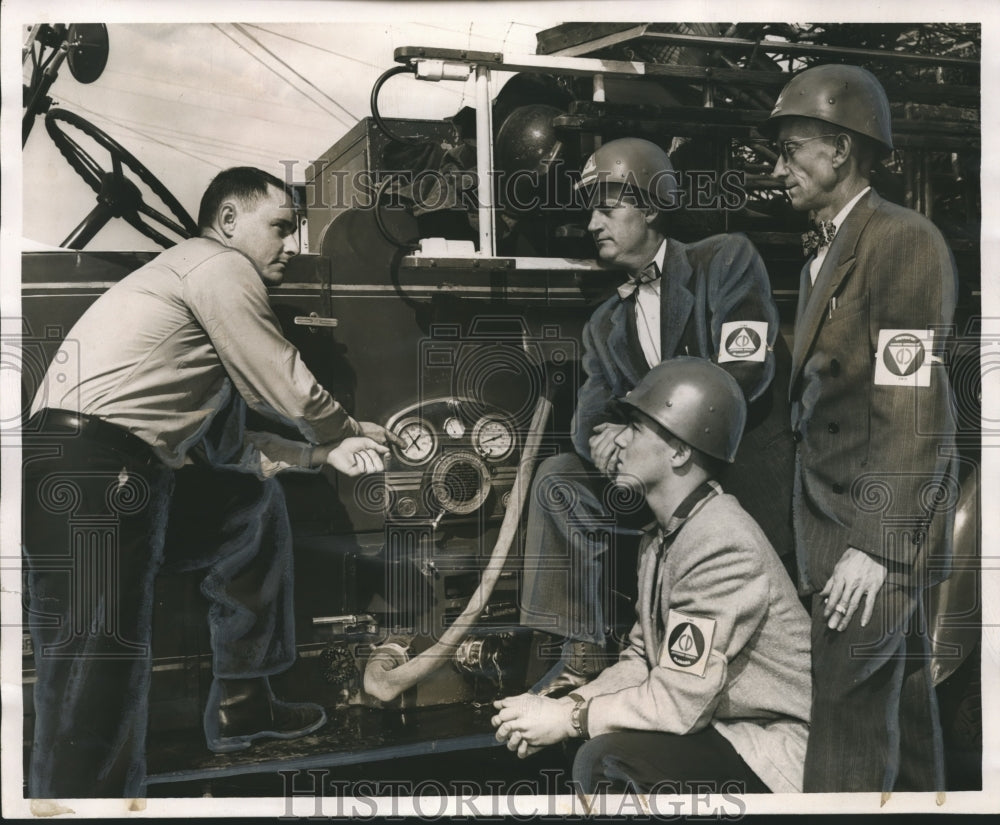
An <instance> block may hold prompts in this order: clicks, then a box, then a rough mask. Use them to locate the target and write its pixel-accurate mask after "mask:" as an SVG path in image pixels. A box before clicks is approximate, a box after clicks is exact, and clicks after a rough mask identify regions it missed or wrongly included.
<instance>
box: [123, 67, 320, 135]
mask: <svg viewBox="0 0 1000 825" xmlns="http://www.w3.org/2000/svg"><path fill="white" fill-rule="evenodd" d="M116 74H121V75H123V76H125V77H129V76H130V75H128V74H127V73H125V72H116ZM131 76H133V77H139V78H143V76H142V75H131ZM143 79H146V80H156V81H158V82H163V83H170V82H171V81H166V80H164V81H160V80H159V78H155V79H154V78H148V77H147V78H143ZM172 85H176V86H180V87H181V88H185V89H198V88H199V87H198V86H192V85H189V84H187V83H174V84H172ZM108 88H109V89H111V90H114V91H117V92H120V93H122V94H127V95H132V96H135V97H145V98H148V99H150V100H162V101H165V102H167V103H170V104H171V105H173V106H189V107H192V108H196V109H205V110H206V111H210V112H215V113H221V114H230V115H236V116H238V117H252V118H253V119H255V120H260V121H263V122H265V123H273V124H274V125H275V126H284V127H286V128H287V127H288V121H287V120H274V119H273V118H268V117H264V116H262V115H260V114H257V113H256V111H255V112H254V114H252V115H248V114H247V113H246V112H245V111H239V110H237V109H228V108H225V107H222V106H211V105H207V104H204V103H195V102H193V101H191V100H182V99H180V98H177V97H168V96H165V95H154V94H150V93H149V92H140V91H137V90H136V89H130V88H125V87H120V86H113V85H110V84H109V85H108ZM293 88H295V87H293ZM297 91H298V90H297ZM230 97H234V98H236V99H238V100H247V101H255V102H257V103H259V102H260V99H259V98H247V97H243V96H242V95H230ZM277 105H280V104H277ZM281 108H288V109H292V110H293V111H296V109H295V107H294V106H282V107H281ZM323 111H324V112H326V110H325V109H324V110H323ZM326 113H327V114H330V113H329V112H326ZM296 128H297V129H311V130H313V131H317V132H318V131H325V130H323V129H321V128H320V127H316V126H308V125H306V126H303V125H301V124H299V125H297V126H296Z"/></svg>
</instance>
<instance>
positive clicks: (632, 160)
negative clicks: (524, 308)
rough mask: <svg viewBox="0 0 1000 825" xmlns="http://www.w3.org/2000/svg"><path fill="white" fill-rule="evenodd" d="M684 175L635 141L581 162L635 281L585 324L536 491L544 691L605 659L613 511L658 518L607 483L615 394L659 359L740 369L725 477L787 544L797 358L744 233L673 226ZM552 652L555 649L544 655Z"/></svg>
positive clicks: (617, 426)
mask: <svg viewBox="0 0 1000 825" xmlns="http://www.w3.org/2000/svg"><path fill="white" fill-rule="evenodd" d="M676 177H677V176H676V174H675V173H674V169H673V166H672V165H671V162H670V159H669V158H668V157H667V154H666V152H664V151H663V149H661V148H660V147H659V146H657V145H655V144H653V143H650V142H649V141H646V140H639V139H637V138H624V139H621V140H613V141H610V142H609V143H606V144H604V145H603V146H602V147H601V148H600V149H598V150H597V152H595V153H594V155H593V156H592V157H591V158H590V159H589V160H588V161H587V163H586V164H585V166H584V168H583V173H582V177H581V180H580V185H579V188H580V189H581V190H582V191H583V192H584V193H585V194H586V195H587V196H588V198H589V200H590V203H591V206H592V212H591V219H590V224H589V227H588V228H589V230H590V232H591V234H592V235H593V238H594V242H595V244H596V246H597V254H598V258H599V260H600V262H601V263H603V264H605V265H607V266H608V267H610V268H614V269H620V270H623V271H624V272H625V273H627V274H628V281H627V282H626V283H625V284H623V285H622V286H621V287H619V288H618V293H617V294H614V295H612V296H611V297H610V298H609V299H608V300H607V301H606V302H605V303H603V304H602V305H601V306H599V307H598V308H597V310H596V311H595V312H594V314H593V316H592V317H591V318H590V320H589V321H588V323H587V325H586V327H585V328H584V331H583V346H584V353H583V368H584V370H585V372H586V381H585V382H584V384H583V385H582V386H581V388H580V391H579V394H578V397H577V407H576V412H575V414H574V418H573V446H574V448H575V452H566V453H563V454H562V455H557V456H553V457H551V458H549V459H547V460H546V461H544V462H543V463H542V464H541V465H540V466H539V468H538V471H537V473H536V476H535V482H534V486H533V490H532V495H531V501H530V505H529V513H528V523H527V531H526V536H525V547H524V579H523V589H522V612H521V624H522V626H525V627H530V628H534V629H535V631H536V633H535V636H536V640H537V644H536V651H539V653H540V655H539V657H538V658H537V659H536V660H534V661H535V662H536V663H537V665H540V666H536V668H535V670H533V671H532V670H529V673H528V677H529V684H533V685H534V687H533V691H534V692H536V693H539V694H540V695H552V696H555V695H559V694H560V693H565V692H567V691H568V690H571V689H572V688H574V687H578V686H579V685H581V684H584V683H585V682H586V681H587V680H588V679H591V678H593V677H594V676H595V675H596V674H597V673H599V672H600V670H601V669H602V668H603V666H604V665H605V664H606V662H605V628H606V621H605V615H604V610H603V605H602V600H601V592H602V581H601V579H602V574H603V567H604V563H605V561H607V557H608V555H609V553H613V552H614V544H615V540H616V538H617V536H618V533H616V531H615V529H614V523H615V519H616V518H617V519H618V520H619V522H620V523H621V525H622V526H624V527H631V528H633V529H638V528H639V527H641V525H642V524H644V523H646V522H648V521H649V514H648V513H647V512H645V511H644V510H643V508H642V503H641V500H639V501H634V500H627V499H628V497H627V496H625V497H624V498H623V497H622V496H620V495H616V494H615V493H614V492H613V488H612V486H611V485H610V484H609V478H610V477H611V476H613V475H614V472H615V466H616V464H615V462H616V460H617V454H618V450H619V447H618V444H617V440H616V439H617V436H618V435H619V434H620V433H621V432H623V431H624V430H625V428H626V425H625V423H624V422H623V421H622V420H621V419H620V417H619V416H618V410H617V409H616V406H615V404H614V399H615V398H619V397H622V396H624V395H625V394H626V393H627V392H629V390H631V389H633V388H634V387H635V386H636V385H637V384H638V383H639V381H640V379H641V378H642V377H643V376H644V375H645V374H646V373H648V372H649V370H650V369H651V368H653V367H655V366H656V365H657V364H659V363H660V362H662V361H667V360H669V359H671V358H674V357H676V356H684V355H687V356H693V357H698V358H704V359H706V360H709V361H712V362H714V363H718V364H719V365H721V366H722V367H724V368H725V369H726V371H727V372H729V373H730V374H731V375H732V376H733V377H734V378H735V379H736V381H737V383H738V384H739V387H740V389H741V391H742V393H743V396H744V398H745V399H746V400H747V402H748V403H749V404H750V407H749V424H748V428H747V429H748V434H747V438H746V439H744V445H743V448H742V450H741V452H740V456H739V459H738V461H737V464H738V466H736V467H734V468H732V472H730V473H728V474H727V478H726V483H727V486H728V487H730V489H732V491H733V492H734V494H735V495H736V496H737V497H738V498H739V499H740V501H741V502H742V503H743V505H744V506H746V507H747V510H748V511H749V512H750V513H751V514H752V515H753V516H754V518H755V519H757V521H758V522H759V523H760V524H761V525H762V527H763V528H764V531H765V533H766V534H767V535H768V537H769V538H770V540H771V543H772V544H773V545H774V546H775V547H776V548H777V549H778V551H779V553H786V552H787V553H790V552H791V542H792V538H791V512H790V511H791V478H792V454H793V448H792V440H791V433H790V430H789V424H788V414H787V406H786V400H785V395H786V393H785V386H784V381H783V380H782V379H781V378H780V377H779V379H778V380H773V379H775V376H776V374H777V375H778V376H783V375H787V363H788V361H790V358H785V359H783V358H779V357H776V353H777V354H781V353H784V354H787V350H786V349H783V344H782V340H781V338H780V337H779V335H778V313H777V309H776V308H775V305H774V301H773V299H772V297H771V288H770V283H769V281H768V276H767V271H766V269H765V268H764V263H763V261H762V260H761V258H760V255H759V254H758V253H757V250H756V249H754V247H753V245H752V244H751V243H750V241H748V240H747V239H746V237H744V236H743V235H735V234H730V235H714V236H712V237H709V238H705V239H703V240H701V241H697V242H695V243H690V244H685V243H681V242H679V241H676V240H674V239H672V238H669V237H667V235H666V231H667V228H666V224H667V223H668V222H669V218H670V214H671V209H672V207H674V206H676V198H677V191H676ZM772 384H774V385H775V389H774V391H773V392H772ZM632 505H635V506H632ZM546 650H555V651H556V653H555V656H552V655H551V654H550V655H549V657H548V660H547V661H546V656H545V652H544V651H546ZM553 659H554V660H555V661H554V663H553Z"/></svg>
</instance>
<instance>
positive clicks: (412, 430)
mask: <svg viewBox="0 0 1000 825" xmlns="http://www.w3.org/2000/svg"><path fill="white" fill-rule="evenodd" d="M392 431H393V433H395V434H396V435H398V436H399V437H400V438H401V439H402V440H403V442H404V443H403V446H402V447H396V454H397V455H398V456H399V457H400V459H402V460H403V461H404V462H405V463H407V464H411V465H417V464H423V463H424V462H425V461H427V459H429V458H430V457H431V456H432V455H433V454H434V450H435V449H437V436H435V435H434V430H433V429H431V426H430V425H429V424H428V423H427V422H426V421H424V420H423V419H422V418H404V419H403V420H401V421H399V422H397V423H396V425H395V426H394V427H393V428H392Z"/></svg>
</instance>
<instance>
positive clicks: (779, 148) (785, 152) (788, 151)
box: [771, 132, 839, 163]
mask: <svg viewBox="0 0 1000 825" xmlns="http://www.w3.org/2000/svg"><path fill="white" fill-rule="evenodd" d="M837 134H839V133H837V132H831V133H830V134H826V135H813V136H812V137H807V138H792V139H791V140H781V141H775V142H774V143H773V144H771V148H772V149H773V150H774V153H775V154H776V155H781V159H782V160H783V161H784V162H785V163H788V161H790V160H791V159H792V158H793V157H795V153H796V152H797V151H798V150H799V147H800V146H801V145H802V144H803V143H808V142H809V141H810V140H819V139H820V138H828V137H837Z"/></svg>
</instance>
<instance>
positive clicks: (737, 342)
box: [719, 321, 767, 364]
mask: <svg viewBox="0 0 1000 825" xmlns="http://www.w3.org/2000/svg"><path fill="white" fill-rule="evenodd" d="M766 357H767V321H726V323H724V324H723V325H722V332H721V334H720V335H719V363H720V364H725V363H726V362H727V361H763V360H764V359H765V358H766Z"/></svg>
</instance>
